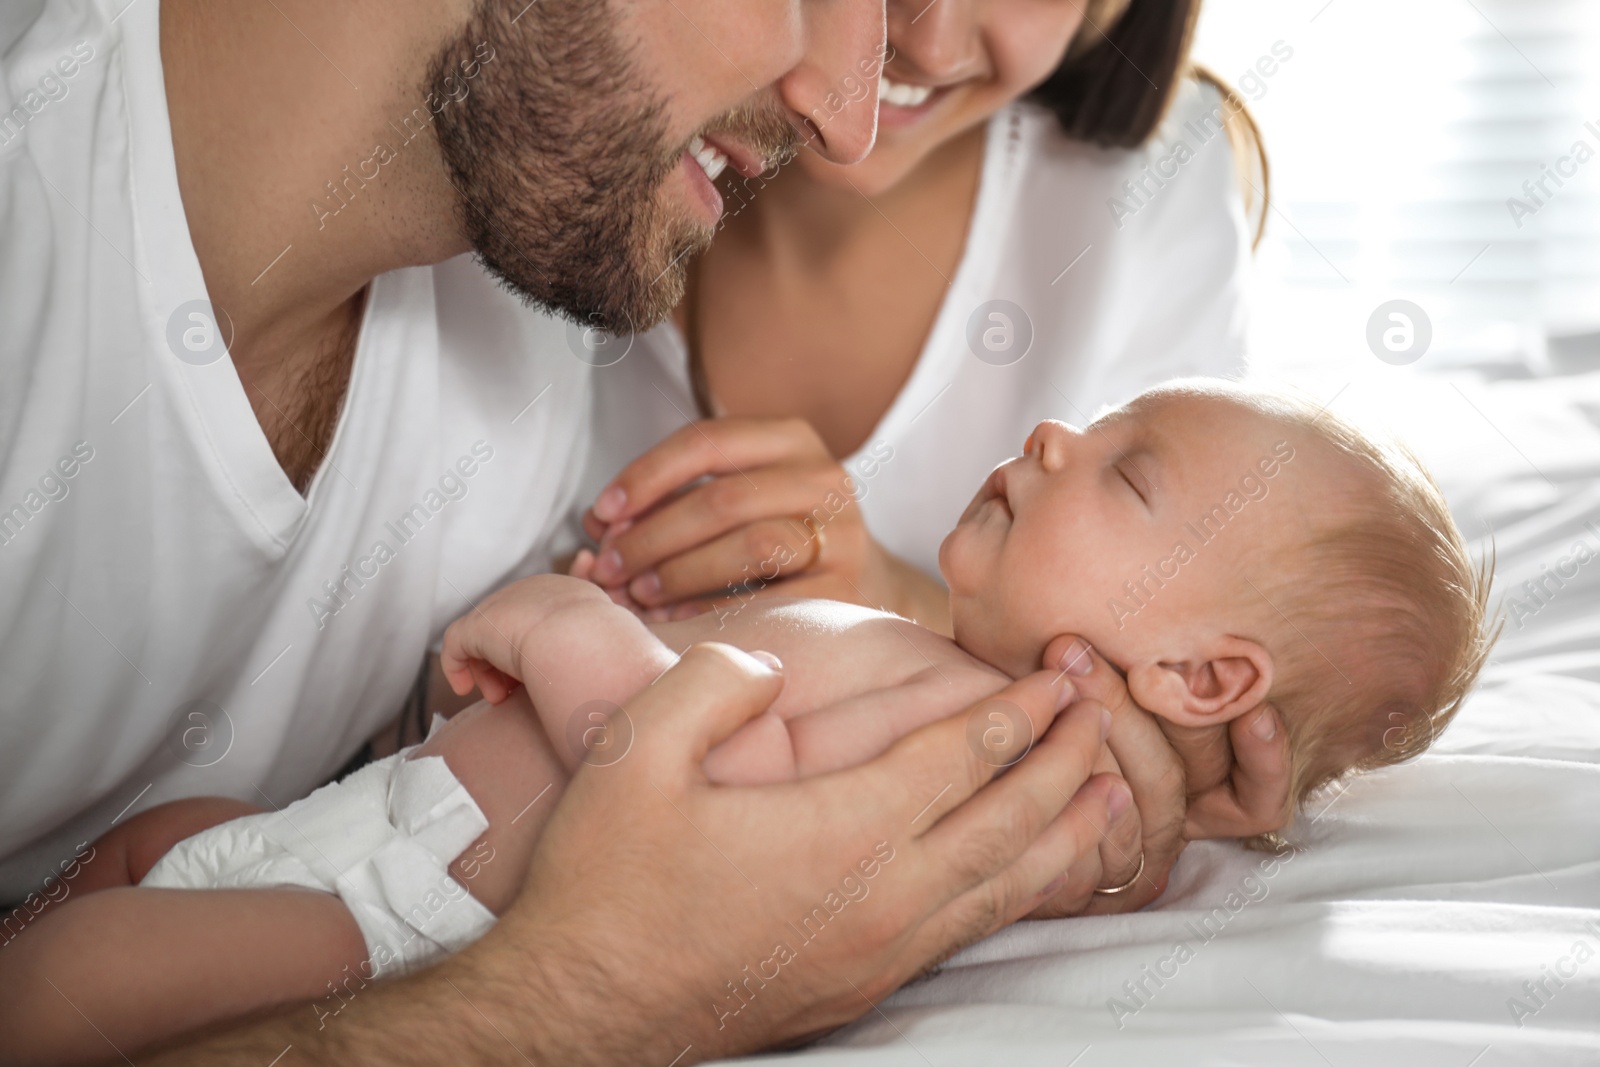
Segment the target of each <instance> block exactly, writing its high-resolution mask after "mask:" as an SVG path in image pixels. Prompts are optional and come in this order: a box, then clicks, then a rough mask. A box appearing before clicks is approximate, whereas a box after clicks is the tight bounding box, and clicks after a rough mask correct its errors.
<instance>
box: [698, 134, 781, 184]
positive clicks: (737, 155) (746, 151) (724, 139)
mask: <svg viewBox="0 0 1600 1067" xmlns="http://www.w3.org/2000/svg"><path fill="white" fill-rule="evenodd" d="M700 136H701V138H702V139H704V141H705V142H706V144H708V145H710V146H711V147H712V148H715V149H716V150H717V151H718V152H721V153H722V154H723V155H725V156H727V157H728V165H729V166H730V167H732V168H733V169H734V170H736V171H738V172H739V174H740V175H741V176H743V177H746V178H756V177H759V176H760V175H761V174H762V172H763V171H765V170H766V169H767V157H766V156H765V155H764V154H763V153H761V152H759V151H757V150H756V149H754V148H751V147H750V146H749V145H747V144H744V143H742V142H740V141H739V140H737V139H736V138H733V137H729V136H727V135H726V134H721V133H715V134H701V135H700Z"/></svg>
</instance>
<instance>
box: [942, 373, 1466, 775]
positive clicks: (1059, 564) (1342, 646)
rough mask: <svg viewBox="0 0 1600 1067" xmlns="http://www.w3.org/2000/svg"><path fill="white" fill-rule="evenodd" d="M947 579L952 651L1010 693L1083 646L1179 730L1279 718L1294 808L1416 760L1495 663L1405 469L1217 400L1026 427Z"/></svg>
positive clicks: (1194, 395)
mask: <svg viewBox="0 0 1600 1067" xmlns="http://www.w3.org/2000/svg"><path fill="white" fill-rule="evenodd" d="M939 565H940V569H941V570H942V571H943V573H944V577H945V580H946V581H947V582H948V583H949V585H950V605H951V614H952V619H953V622H954V626H955V637H956V640H957V641H958V642H959V643H960V644H961V646H962V647H963V648H965V649H966V650H967V651H968V652H971V653H972V654H973V655H976V656H978V657H980V658H981V659H984V660H986V661H988V662H989V663H992V664H993V665H995V666H996V667H999V668H1000V669H1001V670H1004V671H1006V672H1007V673H1009V674H1011V675H1013V676H1021V675H1023V674H1025V673H1028V672H1029V671H1033V670H1037V669H1038V668H1039V666H1040V664H1041V662H1043V661H1044V660H1045V657H1046V652H1047V650H1049V653H1050V655H1051V656H1053V657H1059V656H1060V654H1061V651H1062V649H1063V648H1064V645H1063V644H1062V643H1060V642H1057V641H1056V639H1057V638H1059V637H1061V636H1063V635H1066V634H1077V635H1081V636H1082V637H1084V638H1085V639H1086V640H1088V641H1089V642H1090V643H1092V644H1093V645H1094V647H1095V648H1096V649H1097V650H1098V651H1099V652H1101V653H1102V654H1103V655H1105V657H1106V658H1107V659H1108V660H1110V661H1111V662H1112V663H1113V664H1115V665H1116V666H1117V667H1118V668H1119V669H1121V670H1122V671H1123V672H1124V673H1125V674H1126V675H1127V678H1128V689H1129V692H1130V693H1131V695H1132V696H1133V697H1134V699H1136V700H1137V701H1138V702H1139V703H1140V704H1141V705H1142V706H1143V707H1145V708H1146V709H1148V710H1149V711H1151V712H1153V713H1155V714H1157V715H1160V716H1161V717H1163V718H1165V719H1167V720H1169V721H1171V722H1173V723H1178V724H1181V725H1186V726H1207V725H1214V724H1218V723H1223V722H1227V721H1229V720H1231V719H1234V718H1236V717H1238V716H1240V715H1244V714H1246V713H1248V712H1250V711H1252V710H1254V709H1255V708H1257V707H1259V706H1260V705H1261V703H1262V702H1263V701H1266V702H1269V703H1271V704H1272V705H1273V707H1275V708H1277V709H1278V711H1279V713H1280V714H1281V715H1282V717H1283V720H1284V722H1285V724H1286V725H1287V728H1288V731H1289V738H1290V745H1291V766H1292V773H1293V783H1292V785H1291V795H1292V796H1293V797H1294V799H1295V802H1296V803H1297V804H1298V803H1299V802H1300V801H1302V800H1303V799H1304V798H1305V796H1306V795H1307V794H1308V793H1310V792H1311V791H1313V790H1315V789H1316V788H1318V787H1319V786H1322V785H1324V784H1326V783H1327V782H1329V781H1331V780H1333V779H1335V778H1337V777H1339V776H1340V775H1343V774H1345V773H1346V772H1349V771H1352V770H1361V769H1367V768H1370V767H1376V766H1380V765H1384V764H1390V763H1398V762H1400V761H1402V760H1404V759H1407V758H1409V757H1411V756H1414V755H1416V754H1417V753H1419V752H1421V751H1422V750H1423V749H1424V748H1426V747H1427V746H1428V745H1429V744H1430V743H1431V742H1432V740H1433V738H1434V737H1435V736H1436V735H1437V734H1438V731H1439V730H1440V729H1442V728H1443V727H1444V726H1445V725H1446V724H1447V723H1448V722H1449V721H1450V719H1451V718H1452V717H1453V716H1454V714H1455V711H1456V708H1457V707H1458V706H1459V704H1460V702H1461V699H1462V698H1463V697H1464V696H1465V695H1466V693H1467V691H1468V689H1470V688H1471V686H1472V683H1473V681H1474V679H1475V678H1476V676H1477V673H1478V670H1479V668H1480V667H1481V666H1482V664H1483V661H1484V659H1485V657H1486V656H1487V654H1488V650H1489V646H1490V645H1491V644H1492V642H1493V635H1492V634H1491V633H1490V632H1489V630H1488V628H1487V624H1486V623H1487V618H1486V617H1487V598H1488V585H1489V580H1488V575H1487V572H1486V570H1485V569H1483V568H1479V567H1476V566H1474V564H1473V563H1472V560H1471V559H1470V557H1469V556H1468V553H1467V550H1466V546H1465V545H1464V544H1463V543H1462V540H1461V535H1460V533H1459V532H1458V531H1457V530H1456V527H1455V523H1454V522H1453V521H1452V520H1451V518H1450V513H1449V511H1448V509H1447V508H1446V505H1445V502H1444V499H1443V496H1442V495H1441V494H1440V492H1439V489H1438V487H1437V486H1436V485H1435V484H1434V482H1433V480H1432V479H1431V478H1430V477H1429V476H1428V474H1427V472H1426V471H1424V470H1423V468H1422V466H1421V465H1420V464H1419V463H1418V462H1417V460H1416V459H1415V458H1414V457H1413V456H1411V455H1410V454H1409V453H1408V452H1406V451H1405V450H1403V449H1401V448H1399V447H1397V446H1385V445H1379V444H1376V443H1374V442H1372V441H1370V440H1368V439H1367V438H1366V437H1365V436H1364V435H1362V434H1361V433H1360V432H1359V431H1358V430H1356V429H1355V428H1353V427H1351V426H1350V425H1348V424H1346V423H1344V422H1343V421H1342V420H1340V419H1338V418H1337V417H1335V416H1333V415H1332V414H1330V413H1327V412H1325V411H1319V410H1318V409H1317V408H1316V407H1315V406H1314V405H1311V404H1308V403H1306V402H1304V401H1300V400H1297V399H1295V398H1291V397H1287V396H1280V395H1276V394H1269V393H1265V392H1261V391H1258V390H1252V389H1247V388H1245V387H1242V386H1239V385H1235V384H1231V383H1224V382H1199V381H1191V382H1179V383H1175V384H1173V385H1169V386H1164V387H1162V388H1160V389H1155V390H1151V391H1150V392H1147V393H1145V394H1143V395H1142V396H1140V397H1139V398H1137V399H1136V400H1134V401H1133V402H1132V403H1130V404H1128V405H1126V406H1125V407H1122V408H1118V409H1117V410H1115V411H1112V412H1111V413H1109V414H1107V415H1105V416H1103V417H1101V418H1100V419H1098V420H1096V421H1095V422H1094V423H1093V424H1092V425H1091V426H1089V427H1088V428H1087V429H1084V430H1081V431H1080V430H1075V429H1073V428H1071V427H1069V426H1067V425H1065V424H1063V423H1059V422H1044V423H1040V424H1039V426H1038V427H1037V428H1035V429H1034V431H1033V433H1032V434H1031V435H1030V436H1029V438H1028V442H1027V444H1026V446H1025V448H1024V453H1023V455H1021V456H1019V457H1018V458H1016V459H1013V460H1010V461H1009V462H1007V463H1004V464H1002V465H1001V466H999V467H998V468H996V469H995V471H994V473H993V474H992V475H990V477H989V479H988V481H986V482H985V483H984V485H983V487H982V488H981V489H979V490H978V494H977V496H976V497H974V498H973V501H972V504H971V505H970V506H969V507H968V508H967V511H966V513H965V514H964V515H962V517H961V521H960V522H959V523H958V524H957V525H956V528H955V529H954V530H952V531H951V532H950V534H949V536H947V537H946V538H945V541H944V544H943V545H942V546H941V548H940V550H939ZM1052 644H1055V645H1056V647H1055V648H1053V649H1052V648H1051V645H1052ZM1051 665H1052V666H1053V665H1054V664H1051Z"/></svg>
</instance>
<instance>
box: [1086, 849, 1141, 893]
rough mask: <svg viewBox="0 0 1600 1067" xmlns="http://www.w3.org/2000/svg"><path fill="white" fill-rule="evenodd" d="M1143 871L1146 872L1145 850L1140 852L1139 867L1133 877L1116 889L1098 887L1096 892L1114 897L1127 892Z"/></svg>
mask: <svg viewBox="0 0 1600 1067" xmlns="http://www.w3.org/2000/svg"><path fill="white" fill-rule="evenodd" d="M1143 873H1144V852H1143V851H1142V850H1141V851H1140V853H1139V869H1138V870H1136V871H1134V872H1133V877H1132V878H1129V879H1128V880H1127V881H1126V882H1123V883H1122V884H1121V885H1119V886H1117V887H1116V888H1115V889H1096V890H1095V892H1096V893H1099V894H1101V895H1102V896H1108V897H1114V896H1116V895H1117V894H1118V893H1125V892H1127V891H1128V890H1129V889H1132V888H1133V883H1135V882H1137V881H1138V880H1139V876H1140V875H1141V874H1143Z"/></svg>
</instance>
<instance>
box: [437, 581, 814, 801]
mask: <svg viewBox="0 0 1600 1067" xmlns="http://www.w3.org/2000/svg"><path fill="white" fill-rule="evenodd" d="M677 659H678V657H677V654H676V653H674V652H673V651H672V650H671V649H669V648H668V647H667V646H666V645H665V644H663V643H662V642H661V640H660V639H659V638H657V637H656V636H655V635H654V634H652V633H651V632H650V630H649V629H648V628H647V627H646V626H645V624H644V623H642V622H641V621H640V620H639V619H638V618H637V617H636V616H635V615H634V614H633V613H632V612H630V611H628V610H627V609H626V608H623V607H620V606H618V605H617V604H615V603H613V602H612V600H611V599H610V598H609V597H608V596H607V595H606V594H605V592H604V591H603V590H602V589H601V588H600V587H599V586H597V585H594V584H593V583H591V582H586V581H582V580H581V579H578V578H571V577H567V576H566V575H560V574H541V575H538V576H536V577H533V578H526V579H524V580H522V581H520V582H515V583H513V584H511V585H509V586H507V587H505V588H504V589H501V590H500V591H498V592H496V593H494V594H493V595H491V596H489V597H488V598H487V599H485V600H484V601H483V603H481V604H479V605H478V606H477V607H475V608H474V609H473V610H472V611H471V612H469V613H468V614H466V615H463V616H462V617H461V618H459V619H457V620H456V621H455V622H454V623H452V624H451V625H450V628H449V629H447V630H446V631H445V635H444V651H443V654H442V656H441V663H442V665H443V669H444V674H445V677H446V679H448V680H449V682H450V685H451V688H453V689H454V690H455V691H456V692H457V693H461V694H465V693H468V692H471V690H472V688H473V686H474V685H476V686H477V687H478V688H480V689H481V690H483V694H484V696H485V697H487V698H488V699H489V701H490V702H491V703H496V704H498V703H499V702H500V701H502V700H504V699H506V698H507V696H509V695H510V694H511V693H512V692H513V691H514V690H515V689H516V687H517V685H518V683H521V684H522V685H524V686H526V688H527V691H528V696H529V697H530V698H531V700H532V702H533V706H534V708H535V709H536V710H537V713H538V716H539V720H540V722H541V723H542V724H543V725H544V729H545V732H546V734H547V735H548V736H549V738H550V742H551V744H552V745H554V746H555V748H556V751H557V752H558V753H559V755H560V758H561V760H562V763H563V764H564V765H565V766H566V767H567V768H568V769H569V770H570V769H572V768H575V767H576V766H577V765H578V764H579V763H580V762H582V761H583V759H584V757H585V756H586V755H587V753H588V751H589V750H590V749H593V748H595V742H596V740H597V739H598V738H601V737H607V736H609V737H611V738H617V740H616V743H625V741H623V740H621V739H620V738H618V735H616V734H611V735H606V734H604V733H597V730H599V729H601V728H603V727H604V725H605V718H606V716H607V715H608V714H610V713H612V712H614V711H615V710H616V709H617V708H619V707H620V706H621V705H622V704H624V703H625V702H627V701H628V700H629V699H630V698H631V697H633V696H634V694H636V693H638V692H639V691H640V690H641V689H643V688H645V687H646V686H647V685H649V684H651V683H652V682H654V681H655V680H656V679H657V678H659V677H660V676H661V675H662V673H663V672H664V671H666V669H667V668H668V667H670V666H672V664H673V663H675V662H677ZM734 740H738V741H739V750H740V752H741V753H743V758H742V759H741V760H740V761H739V762H738V763H737V764H736V765H734V766H733V767H732V768H731V771H732V774H731V777H728V778H721V777H718V776H717V775H712V777H713V778H715V779H716V780H718V781H739V782H771V781H779V780H783V779H787V778H793V777H794V776H795V768H794V755H793V750H792V749H791V747H790V744H789V734H788V731H787V730H785V729H784V726H783V723H782V722H781V721H779V720H778V719H777V718H776V716H773V715H770V714H768V715H763V716H760V717H759V718H757V719H756V720H755V721H753V722H751V723H748V724H747V725H746V726H745V727H744V728H743V729H741V730H740V731H739V733H738V734H736V735H735V738H731V739H730V740H729V742H728V744H732V743H733V741H734ZM597 757H598V758H605V757H606V754H605V753H600V752H598V751H597ZM712 765H713V764H712V761H710V760H708V761H707V769H708V773H709V771H710V768H711V767H712Z"/></svg>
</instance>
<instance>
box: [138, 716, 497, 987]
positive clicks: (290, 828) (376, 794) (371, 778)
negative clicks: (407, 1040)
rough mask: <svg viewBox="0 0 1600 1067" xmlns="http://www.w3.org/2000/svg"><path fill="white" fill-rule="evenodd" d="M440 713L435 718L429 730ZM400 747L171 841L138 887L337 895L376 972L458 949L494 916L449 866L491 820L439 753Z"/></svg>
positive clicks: (391, 971) (413, 966)
mask: <svg viewBox="0 0 1600 1067" xmlns="http://www.w3.org/2000/svg"><path fill="white" fill-rule="evenodd" d="M444 721H445V720H444V719H443V717H441V716H438V715H435V716H434V721H433V725H432V728H431V729H430V730H429V736H430V737H431V736H432V735H433V731H434V730H437V729H438V728H439V726H440V725H441V724H442V723H443V722H444ZM413 747H415V746H413ZM410 751H411V749H409V748H407V749H404V750H402V751H400V752H397V753H396V754H394V755H393V756H390V757H388V758H387V759H382V760H378V761H377V762H375V763H369V764H367V765H366V766H365V767H362V768H361V769H360V770H358V771H355V772H353V773H351V774H350V775H348V776H347V777H345V778H344V779H343V780H342V781H339V782H335V783H333V784H331V785H325V786H323V787H322V788H321V789H318V790H317V791H316V792H314V793H312V794H311V795H310V796H308V797H306V798H305V799H304V800H297V801H295V802H294V803H293V804H290V805H289V806H288V807H286V808H283V809H282V810H280V811H273V812H265V813H263V814H260V815H247V816H245V817H244V818H242V819H234V820H233V821H231V822H225V823H221V824H220V825H217V826H213V827H212V828H211V829H209V830H204V831H202V832H200V833H198V834H196V835H194V836H193V837H191V838H188V839H187V840H184V841H181V842H179V843H178V844H177V846H175V847H174V848H173V849H172V851H170V852H168V853H167V854H166V855H165V856H163V857H162V858H161V860H160V862H158V863H157V864H156V865H155V866H154V867H152V868H151V869H150V873H149V874H147V875H145V877H144V880H143V881H142V882H140V883H139V884H140V885H142V886H152V887H165V888H172V889H230V888H263V887H267V886H280V885H298V886H305V887H306V888H308V889H320V890H323V891H325V892H328V893H335V894H337V895H338V896H339V898H340V899H341V900H343V901H344V903H345V905H346V906H347V907H348V908H349V909H350V912H351V914H352V915H354V916H355V920H356V923H357V924H358V925H359V926H360V927H361V935H362V937H363V938H364V939H365V940H366V943H367V952H368V955H369V960H370V963H369V966H370V968H371V970H372V971H373V973H374V975H382V976H385V977H388V976H394V975H401V974H406V973H408V972H410V971H414V970H417V969H419V968H422V967H425V966H427V965H428V964H430V963H433V962H434V961H436V960H438V959H439V958H441V957H442V956H445V955H447V954H449V953H451V952H456V951H459V950H460V949H462V948H465V947H466V946H467V945H469V944H471V943H472V942H473V941H476V940H477V939H478V938H480V937H482V936H483V934H484V932H485V931H487V930H488V929H489V927H491V926H493V925H494V922H495V917H494V913H493V912H491V911H490V910H489V909H488V908H485V907H484V906H483V905H482V904H480V903H479V902H478V901H477V900H476V899H474V898H473V896H472V894H470V893H468V892H467V890H466V887H464V886H463V885H462V884H461V883H460V882H457V881H456V880H455V879H454V878H452V877H451V876H450V873H449V866H450V864H451V862H453V861H454V860H455V858H456V857H457V856H459V855H461V853H462V852H464V851H465V850H466V849H467V846H469V845H471V844H472V842H474V841H476V840H477V839H478V837H479V836H481V835H482V833H483V832H484V830H486V829H487V828H488V826H489V820H488V819H486V818H484V815H483V812H482V811H481V810H480V809H479V808H478V805H477V802H475V801H474V800H473V799H472V797H471V795H470V794H468V793H467V790H466V788H465V787H464V786H463V785H462V784H461V783H460V782H459V781H458V780H457V779H456V776H455V775H454V774H452V773H451V772H450V768H449V767H447V766H445V762H444V759H443V758H442V757H439V756H425V757H423V758H421V759H407V758H406V755H407V754H408V753H409V752H410Z"/></svg>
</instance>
